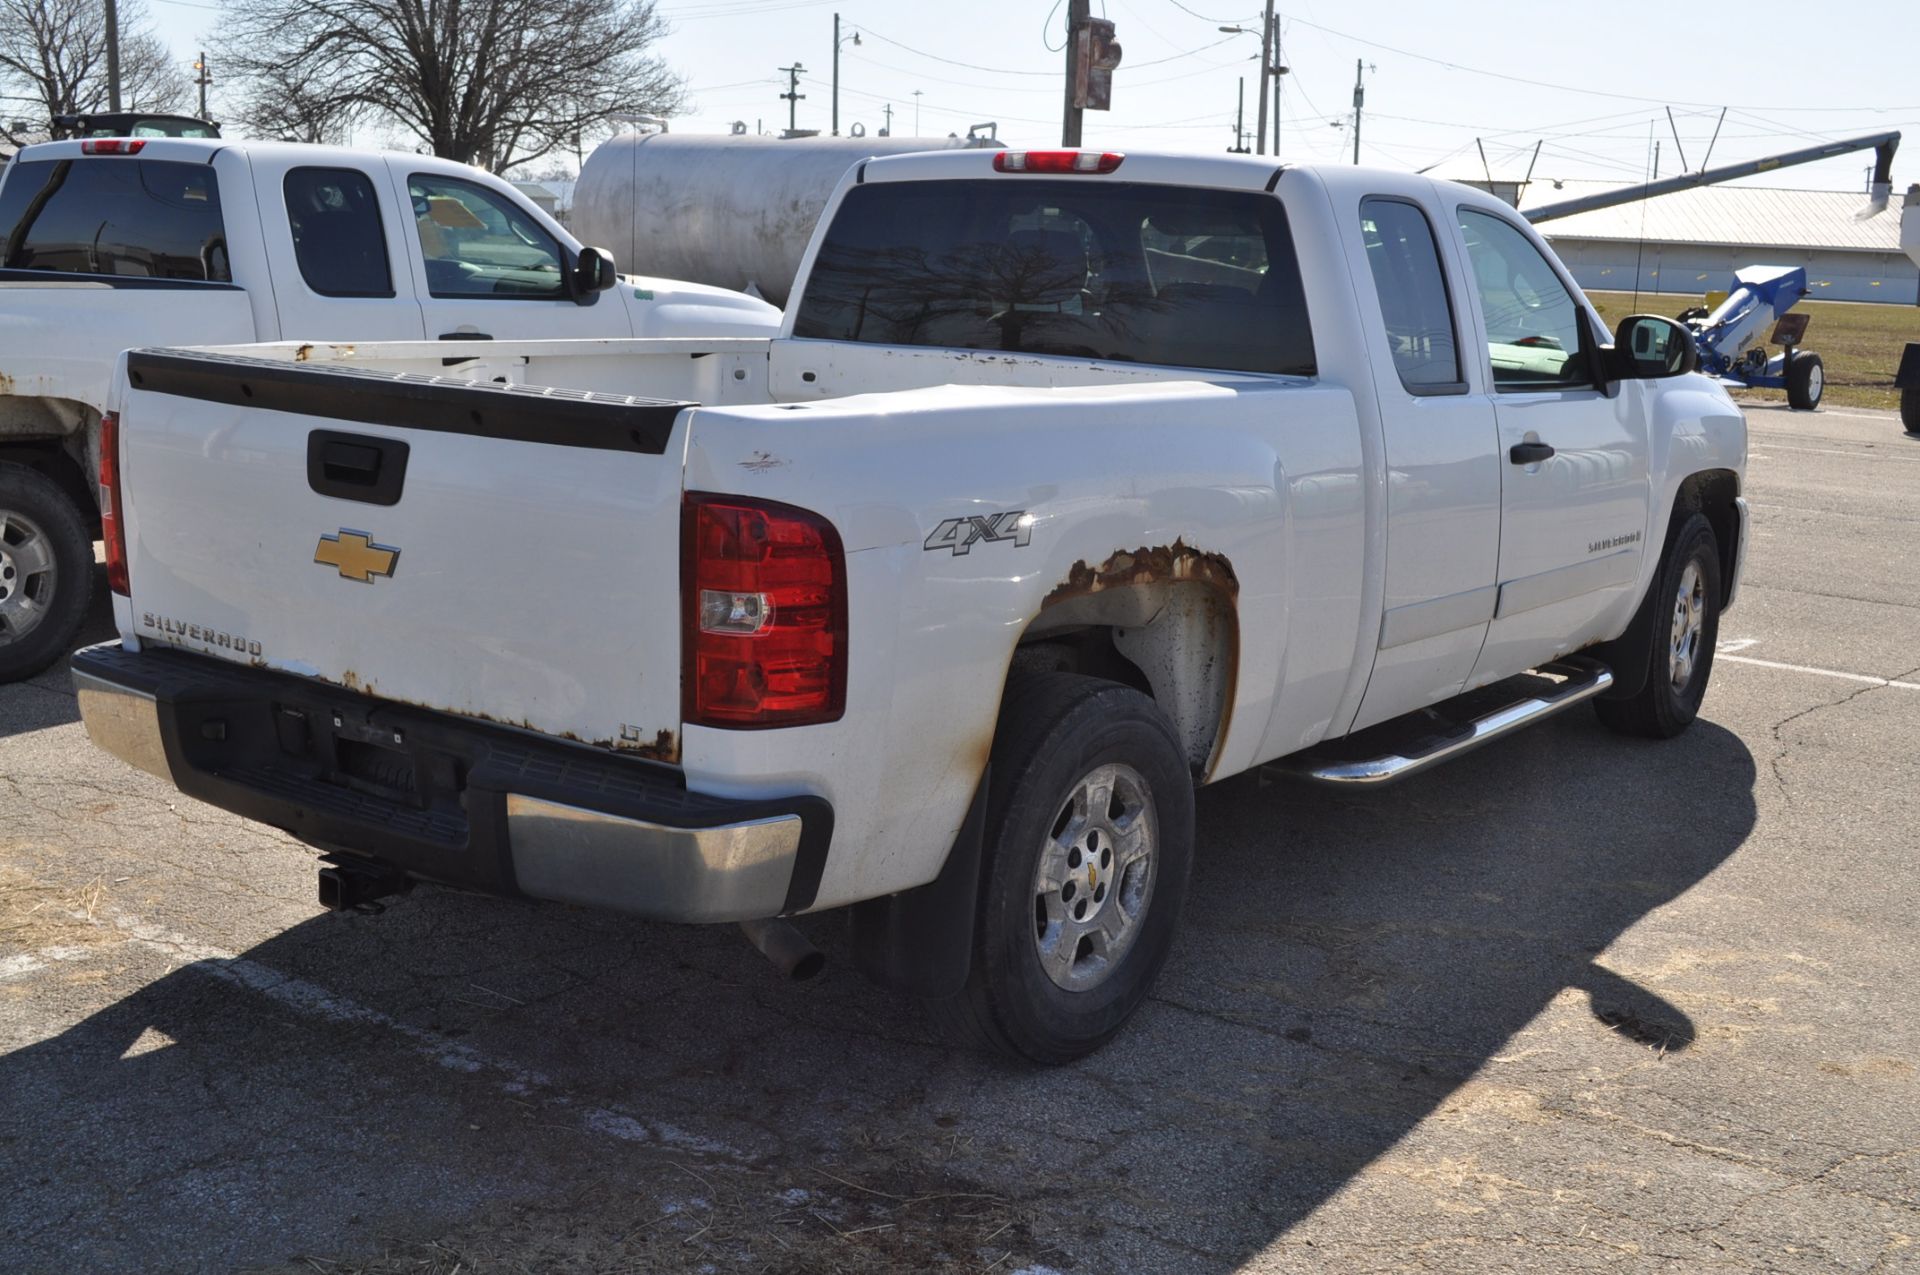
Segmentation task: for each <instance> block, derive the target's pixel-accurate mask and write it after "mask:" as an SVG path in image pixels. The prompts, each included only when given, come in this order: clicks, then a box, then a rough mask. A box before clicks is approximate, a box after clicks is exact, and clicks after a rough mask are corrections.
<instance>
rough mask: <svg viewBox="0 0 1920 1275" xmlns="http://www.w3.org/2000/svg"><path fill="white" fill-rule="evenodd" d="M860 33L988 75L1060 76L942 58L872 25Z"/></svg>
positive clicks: (883, 42)
mask: <svg viewBox="0 0 1920 1275" xmlns="http://www.w3.org/2000/svg"><path fill="white" fill-rule="evenodd" d="M860 34H861V35H864V36H867V37H869V38H871V39H875V40H878V41H880V43H882V44H891V45H892V46H893V47H894V48H896V49H905V50H906V51H907V52H909V53H912V54H914V55H916V56H918V57H923V58H932V59H933V60H934V61H935V62H945V63H946V64H947V65H948V66H964V67H965V68H967V70H969V71H985V72H986V73H987V74H989V75H1044V76H1046V77H1047V78H1048V79H1052V80H1057V79H1059V78H1060V72H1059V71H1058V70H1053V71H1007V70H1002V69H1001V68H1000V67H997V66H981V65H980V64H979V63H978V62H960V61H956V60H955V59H953V58H943V57H941V56H940V55H939V54H938V53H928V52H927V51H926V50H924V49H916V48H914V47H913V46H912V45H911V44H902V43H900V41H898V40H889V39H888V38H887V37H886V36H884V35H881V34H880V33H879V32H878V31H875V30H874V29H873V28H872V27H870V26H866V25H864V24H863V25H862V26H861V28H860Z"/></svg>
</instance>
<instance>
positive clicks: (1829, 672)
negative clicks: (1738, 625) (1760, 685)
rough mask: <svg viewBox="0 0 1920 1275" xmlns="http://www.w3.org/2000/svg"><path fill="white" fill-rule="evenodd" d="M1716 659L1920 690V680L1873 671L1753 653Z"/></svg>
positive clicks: (1898, 688)
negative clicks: (1792, 661)
mask: <svg viewBox="0 0 1920 1275" xmlns="http://www.w3.org/2000/svg"><path fill="white" fill-rule="evenodd" d="M1713 658H1714V659H1715V660H1717V661H1719V662H1720V663H1722V664H1752V665H1754V666H1756V667H1758V668H1774V669H1780V670H1782V671H1783V672H1787V673H1811V674H1812V675H1813V676H1815V677H1837V678H1839V679H1840V680H1841V681H1843V682H1865V683H1866V684H1867V685H1869V686H1890V687H1892V688H1893V689H1895V690H1899V691H1920V682H1901V681H1896V680H1895V679H1893V678H1890V677H1875V676H1873V675H1872V674H1871V673H1842V672H1840V671H1839V670H1838V669H1830V668H1815V667H1813V666H1812V665H1811V664H1782V663H1780V662H1779V661H1778V660H1756V659H1754V658H1753V657H1752V656H1751V655H1728V654H1725V653H1724V652H1715V653H1714V657H1713Z"/></svg>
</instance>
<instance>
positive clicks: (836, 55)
mask: <svg viewBox="0 0 1920 1275" xmlns="http://www.w3.org/2000/svg"><path fill="white" fill-rule="evenodd" d="M849 40H851V41H852V42H853V43H855V44H858V43H860V33H859V32H858V31H855V32H854V33H853V34H852V35H849V36H842V35H841V34H840V15H839V14H837V13H836V14H834V15H833V135H834V136H835V137H838V136H840V46H841V45H843V44H845V43H847V41H849Z"/></svg>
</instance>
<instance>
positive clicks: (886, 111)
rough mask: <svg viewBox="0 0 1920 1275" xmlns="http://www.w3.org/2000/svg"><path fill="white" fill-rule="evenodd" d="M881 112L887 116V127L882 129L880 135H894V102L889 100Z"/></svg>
mask: <svg viewBox="0 0 1920 1275" xmlns="http://www.w3.org/2000/svg"><path fill="white" fill-rule="evenodd" d="M880 113H881V114H882V115H885V116H886V117H887V126H886V128H885V129H883V130H882V131H881V133H880V136H882V137H892V136H893V103H892V102H888V103H887V104H886V105H885V106H883V107H881V108H880Z"/></svg>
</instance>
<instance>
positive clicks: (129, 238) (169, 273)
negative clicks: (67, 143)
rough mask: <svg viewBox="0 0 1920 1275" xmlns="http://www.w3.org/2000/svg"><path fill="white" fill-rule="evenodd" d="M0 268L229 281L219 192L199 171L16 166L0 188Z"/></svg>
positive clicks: (104, 164)
mask: <svg viewBox="0 0 1920 1275" xmlns="http://www.w3.org/2000/svg"><path fill="white" fill-rule="evenodd" d="M0 236H4V242H3V243H0V252H3V253H4V256H0V267H4V268H6V269H11V270H51V271H58V272H60V273H64V274H89V275H112V276H116V277H120V278H146V279H186V280H196V281H200V282H213V283H228V282H231V281H232V278H233V275H232V272H231V270H230V269H229V268H228V265H227V240H226V230H225V226H224V223H223V222H222V220H221V216H220V188H219V185H218V184H217V182H216V181H215V179H214V174H213V169H212V168H210V167H208V166H207V165H205V164H185V163H178V162H174V161H171V160H157V159H133V158H131V157H127V156H101V157H99V158H89V159H78V160H73V159H62V160H38V161H35V162H33V163H26V164H22V163H19V162H18V161H16V162H15V163H14V165H13V167H12V168H11V169H10V170H9V171H8V172H7V175H6V184H5V185H4V187H0Z"/></svg>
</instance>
